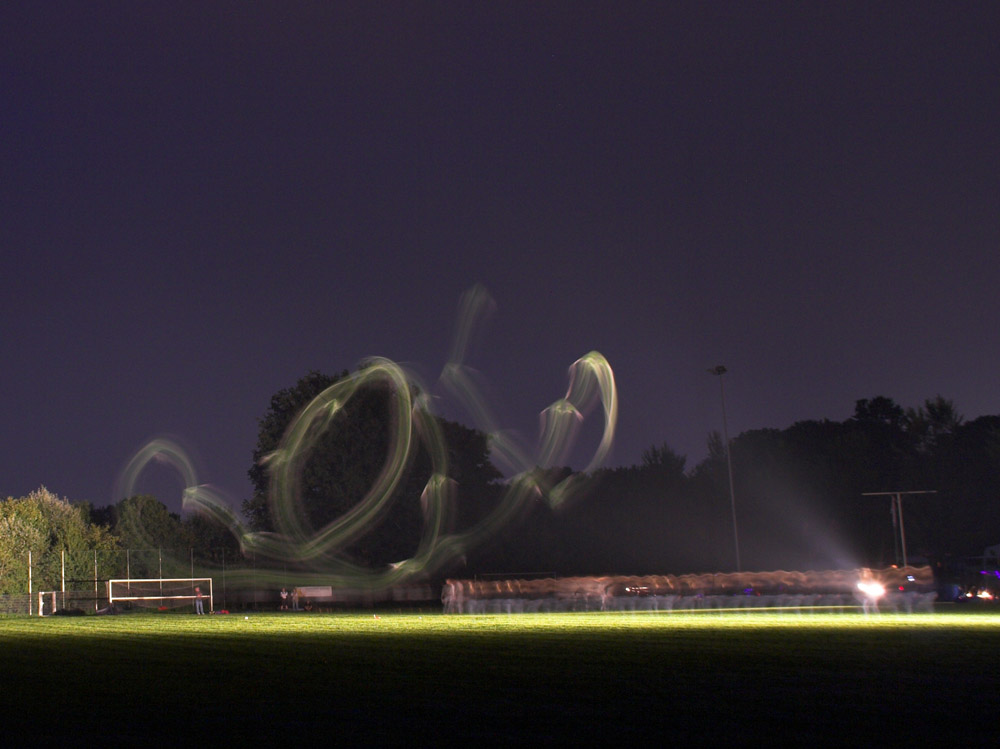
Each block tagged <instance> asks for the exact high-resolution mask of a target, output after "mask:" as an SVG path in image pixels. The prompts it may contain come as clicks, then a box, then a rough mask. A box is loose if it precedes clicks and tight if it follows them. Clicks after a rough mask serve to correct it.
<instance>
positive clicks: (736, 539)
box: [708, 364, 743, 572]
mask: <svg viewBox="0 0 1000 749" xmlns="http://www.w3.org/2000/svg"><path fill="white" fill-rule="evenodd" d="M726 371H727V370H726V368H725V367H724V366H722V365H721V364H719V365H718V366H715V367H712V369H710V370H708V373H709V374H711V375H715V376H716V377H718V378H719V396H720V398H721V399H722V436H723V438H724V439H725V440H726V464H727V465H728V467H729V504H730V506H731V507H732V510H733V543H734V544H735V545H736V571H737V572H742V571H743V568H742V565H741V564H740V534H739V531H738V530H737V529H736V492H735V491H734V490H733V456H732V455H731V454H730V452H729V425H728V424H727V423H726V389H725V387H723V385H722V375H724V374H725V373H726Z"/></svg>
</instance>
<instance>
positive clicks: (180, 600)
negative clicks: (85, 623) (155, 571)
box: [108, 577, 215, 612]
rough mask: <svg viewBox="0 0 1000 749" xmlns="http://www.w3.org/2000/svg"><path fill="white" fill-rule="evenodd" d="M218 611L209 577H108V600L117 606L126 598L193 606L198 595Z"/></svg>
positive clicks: (161, 604)
mask: <svg viewBox="0 0 1000 749" xmlns="http://www.w3.org/2000/svg"><path fill="white" fill-rule="evenodd" d="M199 597H200V598H201V599H202V600H203V601H204V602H205V603H206V604H208V611H209V612H213V611H215V599H214V598H213V597H212V578H210V577H171V578H141V579H134V578H133V579H122V580H108V603H109V604H110V605H111V606H114V605H115V604H116V603H118V604H121V603H125V602H126V601H127V602H129V603H130V604H132V605H133V606H146V607H150V608H160V609H162V608H178V607H180V606H194V605H195V602H196V601H197V599H198V598H199Z"/></svg>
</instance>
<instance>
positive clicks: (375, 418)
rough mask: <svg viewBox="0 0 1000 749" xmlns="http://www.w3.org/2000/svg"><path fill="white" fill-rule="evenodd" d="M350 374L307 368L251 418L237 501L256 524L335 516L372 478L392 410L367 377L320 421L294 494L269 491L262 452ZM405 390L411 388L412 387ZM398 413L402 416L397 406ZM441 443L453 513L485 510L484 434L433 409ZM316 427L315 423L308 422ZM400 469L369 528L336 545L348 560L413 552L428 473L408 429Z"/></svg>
mask: <svg viewBox="0 0 1000 749" xmlns="http://www.w3.org/2000/svg"><path fill="white" fill-rule="evenodd" d="M350 376H351V375H350V374H349V373H348V372H347V371H346V370H345V371H344V372H342V373H341V374H340V375H339V376H336V377H334V376H330V375H325V374H323V373H320V372H316V371H313V372H310V373H308V374H307V375H306V376H305V377H303V378H302V379H300V380H299V381H298V382H297V383H296V384H295V386H294V387H291V388H287V389H284V390H281V391H279V392H278V393H276V394H275V395H274V396H272V398H271V402H270V406H269V408H268V411H267V413H266V414H265V415H264V416H263V417H262V418H261V419H260V420H259V432H258V438H257V446H256V448H255V449H254V452H253V465H252V466H251V468H250V471H249V477H250V480H251V482H252V483H253V487H254V493H253V496H252V497H251V498H250V499H248V500H246V501H245V502H244V503H243V512H244V515H245V517H246V518H247V521H248V523H249V525H250V527H251V528H252V529H253V530H256V531H273V530H276V529H277V528H278V527H279V525H280V523H279V522H278V518H277V517H276V516H275V513H277V512H296V513H297V514H298V518H299V522H300V523H301V524H302V525H303V527H304V528H305V529H306V530H307V531H313V530H316V529H319V528H322V527H324V526H326V525H327V524H328V523H330V522H332V521H334V520H336V519H337V518H340V517H342V516H343V515H344V514H345V513H347V512H348V511H349V510H350V509H351V508H352V507H354V506H355V505H356V504H357V503H358V502H359V501H360V500H361V499H362V498H363V497H364V496H365V494H366V493H367V492H368V490H369V489H370V488H371V487H372V486H373V485H374V484H375V483H376V481H377V480H378V477H379V475H380V472H381V471H382V469H383V466H384V464H385V463H386V460H387V457H388V455H389V451H390V444H391V440H393V439H394V438H395V437H394V434H395V432H394V431H393V423H394V421H393V420H394V418H395V417H394V415H393V413H392V401H391V397H392V394H391V392H390V391H389V388H388V386H387V385H386V386H382V385H378V384H369V385H366V386H363V387H361V388H359V389H358V390H357V391H356V392H355V393H354V395H353V396H352V397H351V398H350V399H349V400H348V401H347V402H346V403H345V404H343V405H342V408H340V409H339V411H338V412H337V413H336V415H335V417H334V418H332V419H330V420H329V422H328V423H325V424H322V425H321V428H322V433H321V434H318V435H313V436H315V437H316V441H315V443H314V444H313V446H312V451H311V453H310V454H309V455H308V456H307V457H305V459H304V462H303V464H302V466H301V471H300V474H301V475H300V476H299V477H298V478H299V480H298V482H297V484H298V493H297V496H295V497H276V496H272V492H273V491H274V487H273V486H272V483H271V472H270V470H269V465H268V462H267V461H268V456H270V455H271V454H272V453H274V451H275V450H277V449H278V448H279V446H280V445H281V441H282V438H283V436H284V435H285V433H286V430H288V428H289V426H290V425H291V424H292V423H293V420H294V419H295V417H296V416H297V415H298V414H299V413H300V412H301V411H302V410H303V409H304V408H305V407H306V406H307V405H308V404H309V403H311V402H312V401H313V400H314V399H315V398H316V397H317V396H318V395H320V394H321V393H323V392H324V391H326V390H327V389H328V388H330V387H331V386H333V385H335V384H337V383H338V382H340V381H342V380H343V379H344V378H347V377H350ZM413 395H417V394H416V393H413ZM398 418H410V414H399V415H398ZM435 424H436V426H437V428H438V429H440V431H441V433H442V435H443V437H444V439H445V442H446V444H447V447H448V466H449V476H448V478H450V479H452V480H454V481H455V482H456V484H457V488H458V497H457V499H458V503H459V507H458V508H457V512H456V513H455V518H456V519H458V520H461V522H462V523H469V522H473V521H474V520H475V519H477V518H478V517H480V516H482V515H483V514H485V512H486V510H488V508H489V507H490V506H491V502H492V501H493V500H494V499H495V497H496V496H497V490H496V486H495V482H496V480H497V479H499V478H500V473H499V471H497V469H496V468H495V467H494V466H493V465H492V463H491V462H490V460H489V443H488V440H487V438H486V436H485V435H483V434H482V433H480V432H477V431H475V430H472V429H469V428H468V427H465V426H463V425H461V424H457V423H454V422H449V421H445V420H443V419H440V418H436V417H435ZM316 428H317V429H319V428H320V427H316ZM413 448H414V449H413V450H412V451H411V453H410V458H409V462H408V469H409V470H408V472H407V475H406V477H405V479H404V480H403V481H402V482H401V483H400V484H399V486H397V488H396V490H395V493H394V495H393V498H392V502H391V504H389V505H388V509H387V510H385V512H384V513H383V514H382V515H381V516H380V517H379V518H378V519H377V523H373V524H372V527H371V531H370V532H368V533H367V534H366V535H364V536H363V537H362V538H360V539H354V540H352V541H351V542H350V543H348V544H347V546H346V548H344V549H343V553H344V554H345V555H346V556H348V557H350V558H351V559H352V560H353V561H355V562H357V563H359V564H362V565H365V566H376V565H382V564H387V563H391V562H394V561H399V560H400V559H405V558H408V557H410V556H412V555H413V553H414V551H415V549H416V545H417V542H418V540H419V537H420V529H421V527H422V525H423V521H424V518H423V514H422V509H421V493H422V491H423V489H424V486H425V485H426V483H427V481H428V479H429V478H430V474H431V460H430V456H429V454H428V452H427V450H426V448H425V447H424V446H423V444H422V443H421V441H420V435H419V429H418V430H414V435H413Z"/></svg>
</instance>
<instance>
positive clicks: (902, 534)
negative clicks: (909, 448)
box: [861, 489, 937, 567]
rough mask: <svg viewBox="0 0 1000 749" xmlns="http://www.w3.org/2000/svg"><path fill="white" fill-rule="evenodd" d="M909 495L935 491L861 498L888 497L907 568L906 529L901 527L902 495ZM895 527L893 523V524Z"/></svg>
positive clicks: (890, 493) (865, 495)
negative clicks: (897, 522) (896, 521)
mask: <svg viewBox="0 0 1000 749" xmlns="http://www.w3.org/2000/svg"><path fill="white" fill-rule="evenodd" d="M904 494H906V495H909V494H937V491H935V490H933V489H924V490H921V491H909V492H862V494H861V496H862V497H889V498H890V499H889V512H891V513H892V516H893V519H895V518H899V543H900V546H901V547H902V549H903V566H904V567H908V566H909V562H908V560H907V557H906V529H905V528H904V527H903V495H904ZM893 525H895V522H894V523H893ZM895 535H896V534H895V533H893V539H892V541H893V543H894V544H895V542H896V538H895Z"/></svg>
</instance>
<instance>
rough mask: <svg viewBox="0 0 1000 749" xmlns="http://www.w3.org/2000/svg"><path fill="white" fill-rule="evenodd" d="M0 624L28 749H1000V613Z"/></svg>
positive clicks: (151, 617) (166, 618) (160, 617)
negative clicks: (624, 745)
mask: <svg viewBox="0 0 1000 749" xmlns="http://www.w3.org/2000/svg"><path fill="white" fill-rule="evenodd" d="M966 611H970V610H965V611H963V612H961V613H960V612H959V610H958V607H952V610H951V611H946V612H939V613H935V614H910V615H898V616H889V615H882V616H872V617H868V618H866V617H864V616H862V615H859V614H805V615H799V614H782V613H766V612H752V613H747V612H732V613H722V614H720V613H718V612H701V613H632V614H627V613H626V614H622V613H607V614H583V613H577V614H555V615H534V614H528V615H520V616H518V615H515V616H508V615H489V616H444V615H441V614H437V613H423V614H419V613H399V614H392V613H383V612H380V613H379V615H378V618H375V617H374V616H373V614H371V613H370V612H369V613H364V614H362V613H359V614H340V615H330V614H250V615H249V619H244V616H243V615H242V614H240V615H234V614H231V615H217V616H204V617H195V616H191V615H179V614H146V615H142V614H134V615H122V616H117V617H92V616H91V617H77V618H70V617H65V618H61V617H53V618H47V619H38V618H34V619H28V618H13V617H12V618H0V669H2V674H3V682H4V690H3V691H4V694H3V699H2V700H0V704H3V709H4V711H10V714H9V715H7V716H6V719H5V721H4V723H5V725H6V726H8V727H9V726H11V725H21V726H23V727H24V728H25V731H24V732H23V735H24V736H25V737H26V738H28V739H30V740H29V741H28V742H27V743H38V744H43V743H45V744H48V743H51V741H53V740H61V739H83V738H84V737H91V738H92V739H93V738H96V737H100V736H104V737H106V738H107V739H108V740H109V741H111V742H113V743H118V742H123V741H129V742H132V741H135V742H141V743H142V744H146V745H149V744H152V745H168V744H171V745H176V744H177V741H178V740H179V739H182V738H189V737H191V736H192V735H197V736H198V737H200V739H203V740H205V741H209V742H210V741H226V742H229V741H239V740H242V741H243V742H244V743H250V744H254V743H257V742H261V743H268V744H273V742H274V741H275V740H278V739H282V740H284V739H285V738H287V739H289V740H294V741H298V740H303V741H309V740H313V739H315V740H323V741H330V740H344V741H346V742H348V743H349V744H354V743H358V742H360V741H365V742H374V744H375V745H379V746H381V745H403V744H406V745H417V746H425V745H433V744H445V743H450V742H451V741H463V742H477V743H486V744H493V743H500V742H503V743H507V742H509V741H511V740H524V741H528V742H531V743H564V742H566V741H570V742H575V743H578V744H592V743H595V742H601V743H603V742H610V741H619V740H629V739H641V738H657V737H658V738H660V739H662V740H666V741H670V740H674V741H676V740H696V741H700V742H703V743H705V742H707V743H709V744H718V743H721V742H729V743H732V742H735V743H738V744H753V745H762V744H772V743H776V742H778V741H786V742H788V741H791V742H793V743H810V744H823V745H845V744H864V745H872V744H874V745H882V744H885V745H888V744H890V743H897V741H898V740H903V741H909V742H910V743H914V742H916V744H917V745H926V744H927V742H928V740H929V739H931V738H940V739H943V740H944V743H946V744H948V745H951V744H955V745H959V744H963V745H968V744H970V742H971V743H972V744H973V745H995V744H996V743H997V739H998V738H1000V730H998V728H997V722H998V719H1000V715H998V708H1000V687H998V684H997V673H998V671H997V669H998V665H1000V614H997V613H993V612H995V611H996V609H990V610H987V611H973V612H972V613H966Z"/></svg>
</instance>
